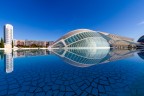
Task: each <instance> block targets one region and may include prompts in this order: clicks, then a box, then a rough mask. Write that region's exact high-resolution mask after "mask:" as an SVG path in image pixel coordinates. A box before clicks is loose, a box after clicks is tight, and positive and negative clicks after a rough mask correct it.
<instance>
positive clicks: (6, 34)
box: [4, 24, 13, 48]
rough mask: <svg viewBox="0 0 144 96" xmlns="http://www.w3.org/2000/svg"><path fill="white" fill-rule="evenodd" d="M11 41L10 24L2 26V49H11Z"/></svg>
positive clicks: (11, 31)
mask: <svg viewBox="0 0 144 96" xmlns="http://www.w3.org/2000/svg"><path fill="white" fill-rule="evenodd" d="M12 40H13V26H12V25H10V24H6V25H5V26H4V47H5V48H12Z"/></svg>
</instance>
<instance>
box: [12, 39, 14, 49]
mask: <svg viewBox="0 0 144 96" xmlns="http://www.w3.org/2000/svg"><path fill="white" fill-rule="evenodd" d="M13 47H14V43H13V40H12V48H13Z"/></svg>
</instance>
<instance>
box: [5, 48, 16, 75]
mask: <svg viewBox="0 0 144 96" xmlns="http://www.w3.org/2000/svg"><path fill="white" fill-rule="evenodd" d="M4 54H5V55H4V64H5V72H6V73H11V72H12V71H13V70H14V69H13V67H14V65H13V56H12V50H4Z"/></svg>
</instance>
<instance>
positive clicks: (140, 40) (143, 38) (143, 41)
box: [137, 35, 144, 44]
mask: <svg viewBox="0 0 144 96" xmlns="http://www.w3.org/2000/svg"><path fill="white" fill-rule="evenodd" d="M137 42H140V43H141V44H144V35H143V36H141V37H140V38H139V39H138V41H137Z"/></svg>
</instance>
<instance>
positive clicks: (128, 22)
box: [0, 0, 144, 40]
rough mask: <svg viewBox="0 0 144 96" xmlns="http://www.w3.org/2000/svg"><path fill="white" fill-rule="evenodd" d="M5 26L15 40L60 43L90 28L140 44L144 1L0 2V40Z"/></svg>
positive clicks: (51, 0)
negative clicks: (75, 31)
mask: <svg viewBox="0 0 144 96" xmlns="http://www.w3.org/2000/svg"><path fill="white" fill-rule="evenodd" d="M6 23H10V24H12V25H13V26H14V38H15V39H29V40H57V39H58V38H59V37H61V36H62V35H64V34H66V33H67V32H69V31H72V30H75V29H80V28H87V29H92V30H96V31H103V32H108V33H112V34H118V35H121V36H127V37H131V38H134V39H135V40H137V39H138V38H139V37H140V36H142V35H144V0H0V31H1V32H0V37H2V36H3V25H4V24H6Z"/></svg>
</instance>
